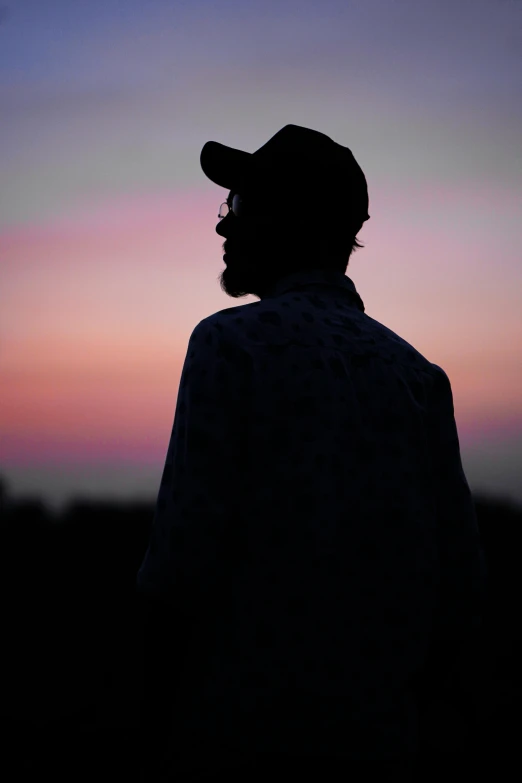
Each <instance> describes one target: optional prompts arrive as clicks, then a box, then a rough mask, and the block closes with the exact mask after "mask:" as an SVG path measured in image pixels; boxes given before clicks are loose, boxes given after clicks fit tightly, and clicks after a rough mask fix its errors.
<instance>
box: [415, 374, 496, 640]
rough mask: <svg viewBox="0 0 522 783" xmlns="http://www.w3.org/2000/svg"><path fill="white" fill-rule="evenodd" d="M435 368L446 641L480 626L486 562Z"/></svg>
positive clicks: (449, 400)
mask: <svg viewBox="0 0 522 783" xmlns="http://www.w3.org/2000/svg"><path fill="white" fill-rule="evenodd" d="M435 369H436V377H435V384H434V387H433V392H434V398H433V404H432V407H431V411H430V419H429V429H430V433H429V434H430V442H431V446H432V456H433V479H434V487H435V500H436V504H437V510H438V513H437V522H438V525H437V535H438V549H439V558H440V574H441V582H440V594H439V595H440V602H439V610H438V629H437V636H438V638H440V639H442V640H447V641H449V642H452V641H458V640H465V639H466V638H469V637H471V636H472V635H473V634H475V633H476V632H477V631H480V630H481V628H482V625H483V615H484V610H485V606H486V601H487V597H488V568H487V561H486V555H485V550H484V546H483V540H482V537H481V534H480V530H479V527H478V522H477V517H476V512H475V505H474V502H473V497H472V495H471V491H470V488H469V485H468V482H467V480H466V476H465V474H464V470H463V467H462V461H461V455H460V445H459V438H458V434H457V426H456V423H455V415H454V406H453V394H452V390H451V384H450V381H449V378H448V376H447V375H446V373H445V372H444V371H443V370H442V369H441V368H440V367H437V366H436V365H435Z"/></svg>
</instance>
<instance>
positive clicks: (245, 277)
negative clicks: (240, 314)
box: [219, 239, 281, 299]
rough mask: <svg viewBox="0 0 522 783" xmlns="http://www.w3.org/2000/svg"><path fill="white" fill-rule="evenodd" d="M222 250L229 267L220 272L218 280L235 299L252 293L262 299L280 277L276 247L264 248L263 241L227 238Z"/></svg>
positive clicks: (224, 290) (223, 289)
mask: <svg viewBox="0 0 522 783" xmlns="http://www.w3.org/2000/svg"><path fill="white" fill-rule="evenodd" d="M223 250H224V251H225V254H226V255H225V257H224V259H223V260H224V262H225V264H226V269H225V270H224V271H223V272H222V273H221V274H220V276H219V284H220V288H221V290H222V291H223V292H224V293H225V294H227V296H230V297H232V298H233V299H240V298H241V297H244V296H249V295H253V296H257V297H259V299H262V298H263V296H265V295H266V293H267V292H268V291H269V289H270V288H271V287H272V286H273V285H274V284H275V283H276V282H277V280H278V278H279V277H280V273H279V274H278V271H277V270H278V269H279V270H280V269H281V264H280V263H279V261H278V256H277V255H276V254H274V252H273V250H270V251H268V252H267V251H265V250H264V247H263V242H262V241H258V242H256V243H253V242H252V243H246V242H242V243H239V242H238V241H237V240H235V239H234V241H233V242H230V241H229V240H228V239H227V240H226V242H225V243H224V245H223Z"/></svg>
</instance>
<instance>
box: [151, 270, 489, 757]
mask: <svg viewBox="0 0 522 783" xmlns="http://www.w3.org/2000/svg"><path fill="white" fill-rule="evenodd" d="M486 581H487V568H486V560H485V556H484V550H483V548H482V541H481V538H480V534H479V530H478V526H477V521H476V517H475V511H474V505H473V501H472V497H471V493H470V489H469V486H468V483H467V481H466V477H465V475H464V472H463V469H462V463H461V458H460V448H459V440H458V435H457V429H456V424H455V418H454V409H453V399H452V391H451V386H450V381H449V379H448V376H447V375H446V373H445V372H444V371H443V370H442V369H441V368H440V367H439V366H437V365H435V364H432V363H430V362H429V361H428V360H427V359H425V358H424V357H423V356H422V355H421V354H420V353H419V352H418V351H417V350H415V348H413V347H412V346H411V345H410V344H408V343H407V342H406V341H405V340H403V339H402V338H401V337H399V336H398V335H397V334H395V333H394V332H392V331H391V330H390V329H388V328H387V327H385V326H383V325H382V324H381V323H379V322H378V321H376V320H374V319H373V318H371V317H370V316H368V315H367V314H366V313H365V308H364V304H363V302H362V300H361V298H360V296H359V294H358V293H357V291H356V289H355V286H354V284H353V282H352V281H351V279H350V278H348V277H347V276H346V275H344V274H342V273H339V272H331V271H324V270H320V269H317V270H312V271H304V272H298V273H294V274H292V275H288V276H287V277H285V278H284V279H282V280H280V281H279V282H278V283H277V285H275V286H274V287H273V288H272V290H271V292H270V294H269V295H268V296H266V297H264V298H263V299H262V300H260V301H258V302H254V303H249V304H246V305H242V306H238V307H231V308H227V309H225V310H221V311H219V312H217V313H215V314H214V315H211V316H209V317H208V318H204V319H203V320H202V321H201V322H200V323H198V325H197V326H196V327H195V329H194V330H193V332H192V335H191V337H190V341H189V345H188V350H187V356H186V359H185V363H184V366H183V371H182V375H181V381H180V387H179V394H178V399H177V404H176V411H175V418H174V425H173V429H172V434H171V438H170V443H169V446H168V452H167V457H166V463H165V468H164V471H163V475H162V478H161V484H160V489H159V494H158V499H157V505H156V512H155V517H154V522H153V528H152V532H151V537H150V543H149V548H148V551H147V553H146V556H145V558H144V561H143V564H142V566H141V569H140V571H139V574H138V579H137V589H138V592H139V593H143V594H146V595H148V596H152V597H156V598H158V599H161V600H163V601H166V602H167V603H168V605H169V606H172V608H173V613H172V618H173V620H172V622H173V637H174V639H175V645H177V646H178V648H179V649H181V648H183V650H184V651H186V656H185V658H183V660H184V663H183V668H182V671H180V672H179V682H180V685H179V691H178V693H177V698H176V709H175V716H174V717H173V732H174V734H175V737H176V739H177V741H178V742H179V743H180V746H181V747H183V748H184V749H187V748H193V752H194V753H195V754H198V755H200V754H202V753H208V754H213V753H215V754H218V753H219V754H220V756H222V755H223V754H226V753H227V752H229V753H230V754H231V756H232V757H234V756H235V755H236V754H237V753H239V752H242V753H245V752H250V751H251V752H262V751H266V752H270V751H276V752H277V751H280V752H288V753H298V754H303V753H305V754H306V753H327V754H330V755H339V756H343V755H344V756H348V757H351V758H363V759H364V758H367V759H368V758H390V757H396V756H404V755H407V754H412V753H416V752H417V749H418V712H417V705H416V699H415V694H414V691H413V686H412V682H413V678H414V677H415V676H416V675H417V674H418V672H419V671H421V670H422V667H423V664H424V662H425V660H426V656H427V652H428V649H429V648H430V645H431V644H432V642H433V641H434V640H436V639H446V640H448V641H452V640H455V641H458V640H459V639H461V638H464V637H465V636H466V634H467V633H468V632H471V631H472V630H473V629H474V628H477V627H479V626H480V625H481V620H482V611H483V605H484V604H483V601H484V596H485V594H486ZM177 617H179V618H181V617H184V618H185V619H187V621H189V625H188V626H185V625H184V626H183V628H184V629H185V628H188V627H190V629H191V630H190V632H186V631H185V630H184V631H183V636H184V637H185V638H176V618H177ZM180 627H181V626H180ZM173 665H174V664H173ZM187 752H188V751H187Z"/></svg>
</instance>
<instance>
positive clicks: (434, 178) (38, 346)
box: [0, 0, 522, 508]
mask: <svg viewBox="0 0 522 783" xmlns="http://www.w3.org/2000/svg"><path fill="white" fill-rule="evenodd" d="M521 75H522V2H520V1H519V0H487V2H486V0H422V2H419V0H359V1H358V2H355V1H353V2H350V0H321V2H317V0H299V2H297V0H260V1H259V2H252V1H251V0H221V1H220V2H219V3H215V2H207V1H206V0H186V1H185V2H179V1H176V2H174V0H172V1H169V0H147V1H146V2H144V0H141V1H140V2H137V0H124V1H123V0H119V1H118V2H117V1H116V0H45V2H43V1H42V0H19V2H10V3H4V12H3V14H2V15H1V17H0V117H1V122H0V129H1V131H0V132H1V137H0V138H1V145H0V179H1V182H2V188H1V191H0V473H1V474H3V475H4V476H5V477H6V478H7V480H8V484H9V489H10V491H11V493H12V494H13V495H14V496H15V497H16V496H19V495H22V494H25V493H30V494H33V495H39V496H41V497H42V498H43V499H45V500H46V501H47V502H48V503H49V504H50V505H51V506H53V507H55V508H60V507H61V506H62V504H63V503H65V502H67V501H68V500H69V499H70V498H71V497H74V496H77V495H82V496H84V497H86V496H87V497H92V496H96V497H103V498H112V497H117V498H122V499H132V498H135V497H140V498H145V499H150V500H155V499H156V494H157V490H158V488H159V482H160V478H161V473H162V470H163V464H164V460H165V456H166V451H167V446H168V442H169V437H170V433H171V428H172V423H173V418H174V411H175V405H176V398H177V390H178V384H179V379H180V374H181V369H182V364H183V360H184V358H185V353H186V348H187V342H188V339H189V336H190V334H191V332H192V330H193V328H194V327H195V325H196V324H197V323H198V322H199V321H200V320H201V319H203V318H205V317H206V316H207V315H210V314H211V313H214V312H216V311H217V310H221V309H223V308H225V307H231V306H236V305H241V304H246V303H248V302H254V301H257V299H256V298H255V297H253V296H252V297H245V298H244V299H240V300H235V299H230V298H228V297H227V296H226V295H225V294H224V293H223V292H222V291H221V289H220V288H219V284H218V282H217V279H218V276H219V274H220V272H221V271H222V269H223V268H224V267H223V262H222V250H221V245H222V241H223V240H222V239H221V238H220V237H219V236H217V235H216V233H215V226H216V223H217V210H218V207H219V204H220V203H221V202H222V201H223V200H224V198H225V197H226V195H227V191H225V190H223V189H222V188H219V187H217V186H216V185H214V184H213V183H211V182H210V181H209V180H208V179H207V178H206V177H205V175H204V174H203V172H202V171H201V168H200V165H199V155H200V152H201V148H202V147H203V145H204V144H205V142H206V141H208V140H211V139H212V140H215V141H220V142H221V143H223V144H227V145H230V146H232V147H237V148H241V149H245V150H247V151H249V152H253V151H254V150H256V149H257V148H258V147H260V146H261V145H262V144H264V143H265V142H266V141H267V140H268V139H269V138H270V137H271V136H273V135H274V134H275V133H276V132H277V131H278V130H279V129H280V128H282V127H283V126H284V125H286V124H287V123H294V124H297V125H304V126H306V127H310V128H314V129H316V130H320V131H322V132H324V133H326V134H327V135H329V136H331V137H332V138H333V139H335V140H336V141H338V142H340V143H342V144H345V145H346V146H348V147H350V148H351V149H352V151H353V152H354V155H355V157H356V159H357V160H358V162H359V163H360V165H361V166H362V168H363V170H364V172H365V174H366V178H367V180H368V188H369V196H370V209H369V212H370V215H371V220H370V221H368V222H367V223H365V225H364V227H363V229H362V231H361V232H360V234H359V240H360V241H361V242H363V243H364V245H365V248H364V249H362V250H359V251H357V252H356V253H355V254H354V255H353V256H352V257H351V260H350V265H349V267H348V271H347V274H348V275H349V276H350V277H351V279H352V280H353V281H354V283H355V285H356V287H357V289H358V291H359V293H360V294H361V296H362V298H363V301H364V303H365V306H366V312H367V314H368V315H370V316H371V317H372V318H374V319H376V320H377V321H380V322H382V323H384V324H386V325H387V326H388V327H389V328H391V329H393V330H394V331H396V332H397V333H398V334H400V335H401V336H402V337H403V338H404V339H406V340H407V341H408V342H410V343H412V344H413V345H414V346H415V347H416V348H417V349H418V350H419V351H420V352H421V353H422V354H424V356H426V358H428V359H429V360H430V361H432V362H435V363H436V364H439V365H440V366H442V367H443V368H444V369H445V370H446V372H447V373H448V375H449V377H450V380H451V383H452V388H453V394H454V403H455V415H456V420H457V426H458V430H459V436H460V442H461V453H462V459H463V463H464V468H465V471H466V474H467V476H468V480H469V483H470V485H471V488H472V490H473V491H474V492H479V491H484V492H487V493H492V494H500V495H503V496H505V497H511V498H512V499H514V500H517V501H518V502H522V480H521V476H522V360H521V346H522V317H521V307H520V304H521V301H522V264H521V249H522V228H521V226H522V221H521V214H522V210H521V207H522V189H521V185H522V155H521V149H522V147H521V140H522V79H521ZM311 208H313V207H312V201H311ZM269 242H270V237H268V236H267V253H268V252H270V245H269Z"/></svg>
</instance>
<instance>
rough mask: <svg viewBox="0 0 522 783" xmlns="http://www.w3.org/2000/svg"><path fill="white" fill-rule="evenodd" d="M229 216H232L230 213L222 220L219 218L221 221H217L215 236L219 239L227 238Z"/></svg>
mask: <svg viewBox="0 0 522 783" xmlns="http://www.w3.org/2000/svg"><path fill="white" fill-rule="evenodd" d="M231 214H232V213H231V212H229V213H228V214H226V215H225V217H224V218H221V220H220V221H219V223H218V224H217V226H216V234H219V236H220V237H226V236H227V231H228V227H229V226H230V215H231Z"/></svg>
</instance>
